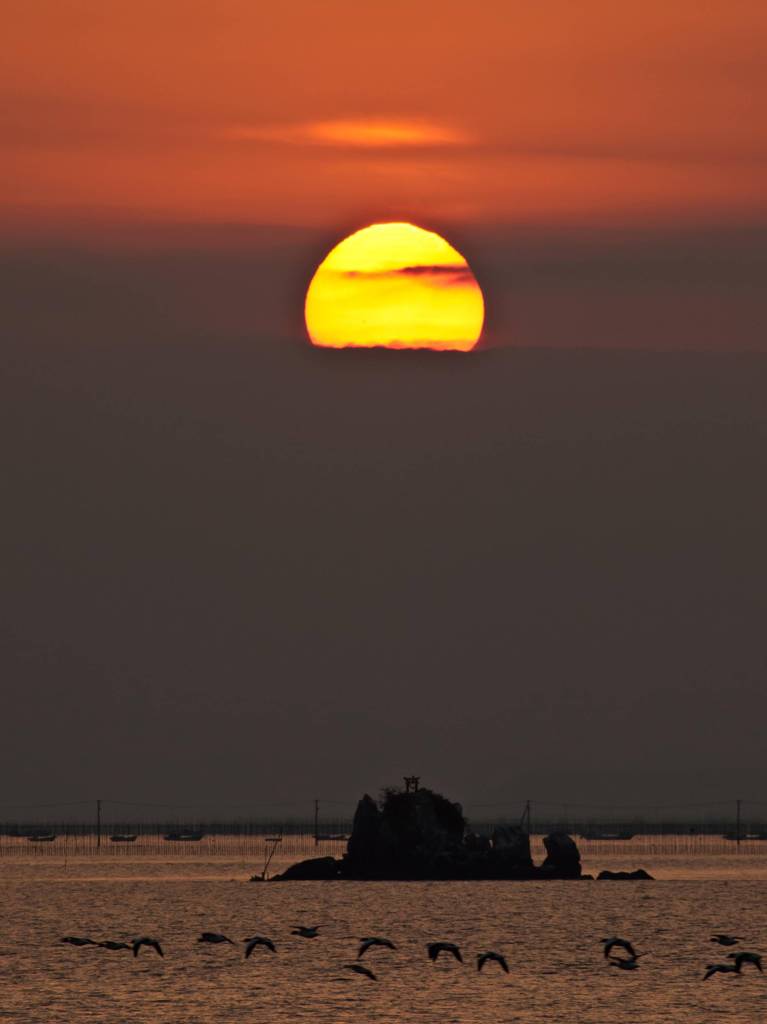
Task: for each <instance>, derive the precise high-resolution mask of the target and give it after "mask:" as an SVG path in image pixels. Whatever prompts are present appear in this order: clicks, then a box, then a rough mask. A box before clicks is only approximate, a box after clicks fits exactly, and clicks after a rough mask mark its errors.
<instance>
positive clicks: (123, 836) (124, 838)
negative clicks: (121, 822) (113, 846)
mask: <svg viewBox="0 0 767 1024" xmlns="http://www.w3.org/2000/svg"><path fill="white" fill-rule="evenodd" d="M109 842H110V843H135V842H136V836H135V835H132V834H129V833H127V832H126V833H118V834H117V835H114V836H110V837H109Z"/></svg>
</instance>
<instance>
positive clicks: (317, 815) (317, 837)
mask: <svg viewBox="0 0 767 1024" xmlns="http://www.w3.org/2000/svg"><path fill="white" fill-rule="evenodd" d="M319 843H320V802H319V800H315V801H314V845H315V846H319Z"/></svg>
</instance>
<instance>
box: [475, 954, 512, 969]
mask: <svg viewBox="0 0 767 1024" xmlns="http://www.w3.org/2000/svg"><path fill="white" fill-rule="evenodd" d="M488 960H494V961H495V962H496V963H497V964H500V966H501V969H502V970H503V971H505V973H506V974H508V973H509V965H508V964H507V963H506V957H505V956H501V954H500V953H495V952H493V950H489V951H488V952H487V953H479V954H478V955H477V970H478V971H481V970H482V968H483V967H484V966H485V964H486V963H487V962H488Z"/></svg>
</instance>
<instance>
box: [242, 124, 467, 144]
mask: <svg viewBox="0 0 767 1024" xmlns="http://www.w3.org/2000/svg"><path fill="white" fill-rule="evenodd" d="M226 134H227V137H228V138H230V139H240V140H245V141H247V140H252V141H254V142H277V143H284V144H286V145H314V146H337V147H343V148H347V147H353V148H361V149H396V148H402V147H429V146H465V145H468V144H469V143H470V141H471V140H470V139H469V138H468V136H467V135H465V134H464V133H462V132H460V131H458V130H457V129H455V128H453V127H450V126H448V125H445V124H441V123H438V122H435V121H427V120H414V119H399V118H350V119H343V118H342V119H339V120H329V121H303V122H299V123H295V124H282V125H234V126H233V127H231V128H230V129H229V130H228V131H227V133H226Z"/></svg>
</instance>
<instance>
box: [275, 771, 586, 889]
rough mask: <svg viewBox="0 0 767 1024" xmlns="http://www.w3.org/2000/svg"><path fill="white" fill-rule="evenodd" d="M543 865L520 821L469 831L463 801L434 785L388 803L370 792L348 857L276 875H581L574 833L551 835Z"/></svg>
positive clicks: (394, 793)
mask: <svg viewBox="0 0 767 1024" xmlns="http://www.w3.org/2000/svg"><path fill="white" fill-rule="evenodd" d="M544 843H545V846H546V854H547V856H546V860H545V861H544V863H543V864H542V865H541V866H540V867H536V866H535V865H534V864H533V860H532V857H531V855H530V837H529V835H528V833H527V832H525V831H524V830H523V829H521V828H518V827H516V826H504V827H498V828H496V829H495V831H494V832H493V835H492V836H491V837H490V838H489V839H488V838H487V837H486V836H480V835H477V834H475V833H472V832H467V829H466V819H465V818H464V816H463V811H462V809H461V806H460V804H456V803H452V802H451V801H450V800H448V799H447V798H446V797H444V796H441V795H440V794H439V793H434V792H432V791H431V790H429V789H419V790H416V791H414V792H402V791H400V790H393V789H392V790H387V791H386V793H385V794H384V797H383V800H382V801H381V804H380V805H379V804H377V803H376V802H375V801H374V800H373V799H372V797H370V796H368V795H367V794H366V795H365V796H363V798H362V799H361V800H360V802H359V803H358V805H357V810H356V813H355V815H354V823H353V827H352V834H351V836H350V838H349V842H348V847H347V851H346V854H345V856H344V857H343V858H341V859H340V860H336V859H334V858H332V857H318V858H314V859H312V860H307V861H302V862H301V863H300V864H294V865H293V866H292V867H291V868H288V870H287V871H285V872H283V874H282V875H278V876H277V877H276V878H275V879H274V880H275V881H277V880H283V881H289V880H291V879H306V880H310V879H333V878H345V879H445V880H447V879H467V880H470V879H518V880H525V879H542V878H580V877H581V858H580V854H579V852H578V847H577V846H576V845H575V843H574V842H573V840H572V839H571V838H570V836H568V835H566V834H565V833H563V832H554V833H552V835H550V836H546V838H545V839H544Z"/></svg>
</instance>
